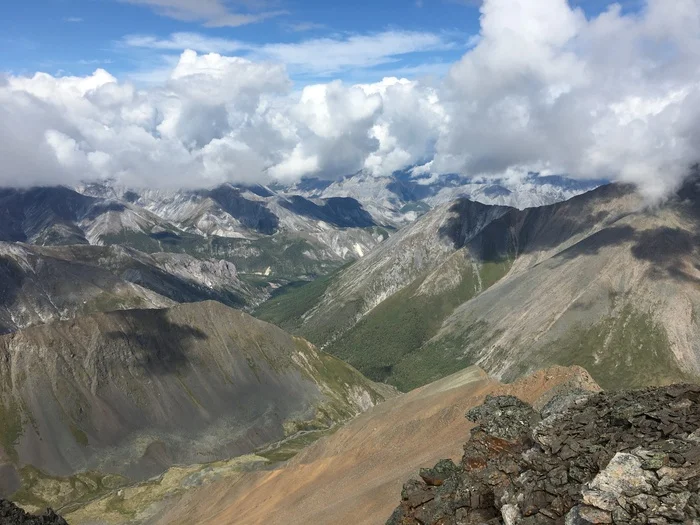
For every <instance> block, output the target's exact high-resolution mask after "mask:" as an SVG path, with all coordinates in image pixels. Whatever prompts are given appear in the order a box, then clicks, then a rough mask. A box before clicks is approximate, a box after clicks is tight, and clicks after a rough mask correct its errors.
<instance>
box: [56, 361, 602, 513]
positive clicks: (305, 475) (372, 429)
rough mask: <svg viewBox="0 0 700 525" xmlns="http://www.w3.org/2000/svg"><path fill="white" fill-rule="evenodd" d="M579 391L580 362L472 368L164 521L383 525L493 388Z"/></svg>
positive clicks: (532, 396) (217, 488)
mask: <svg viewBox="0 0 700 525" xmlns="http://www.w3.org/2000/svg"><path fill="white" fill-rule="evenodd" d="M573 388H584V389H592V390H596V389H597V387H596V385H595V384H594V383H593V382H592V381H591V380H590V377H589V376H588V374H586V372H585V371H584V370H581V369H562V368H554V369H550V370H546V371H541V372H539V373H537V374H535V375H534V376H532V377H529V378H526V379H524V380H521V381H519V382H517V383H515V384H513V385H502V384H500V383H499V382H498V381H495V380H494V379H493V378H490V377H488V376H487V375H486V374H485V373H484V372H483V371H482V370H479V369H478V368H476V367H474V368H470V369H466V370H463V371H461V372H459V373H457V374H455V375H453V376H450V377H448V378H445V379H443V380H441V381H438V382H436V383H434V384H430V385H427V386H425V387H423V388H420V389H418V390H415V391H413V392H409V393H408V394H404V395H401V396H399V397H397V398H394V399H391V400H389V401H387V402H385V403H382V404H381V405H379V406H377V407H374V408H372V409H370V410H369V411H367V412H365V413H364V414H362V415H361V416H359V417H357V418H356V419H354V420H353V421H352V422H350V423H349V424H347V425H346V426H344V427H343V428H341V429H340V430H339V431H338V432H336V433H335V434H333V435H332V436H329V437H327V438H325V439H323V440H321V441H318V442H316V443H315V444H313V445H312V446H310V447H309V448H308V449H306V450H305V451H304V452H302V453H301V454H299V455H298V456H297V457H295V458H294V459H292V460H291V461H289V462H287V463H286V464H284V465H281V466H279V467H278V468H277V469H276V470H272V471H270V472H259V473H249V474H246V475H244V476H243V477H242V478H241V479H239V480H237V481H235V482H234V483H231V482H229V481H226V482H220V483H215V484H214V485H212V486H207V487H204V488H202V489H199V490H196V491H193V492H192V493H190V494H186V495H185V496H184V497H182V498H181V499H180V501H177V502H176V503H175V504H171V505H169V508H168V509H167V510H166V512H165V513H164V514H163V516H162V517H161V518H160V520H159V521H157V523H162V524H166V523H168V524H185V523H202V524H204V523H211V524H230V523H246V524H258V523H285V524H287V525H301V524H306V523H353V524H357V525H360V524H362V525H374V524H377V523H383V522H384V521H386V519H387V518H388V517H389V516H390V515H391V511H392V510H393V508H394V506H395V502H396V494H398V493H399V492H400V490H401V485H402V484H403V483H404V482H405V481H406V480H407V479H408V478H409V477H410V476H411V475H412V474H413V473H414V472H415V471H417V470H418V469H419V468H420V467H427V466H432V465H433V464H434V463H435V462H436V461H437V460H439V459H442V458H454V459H457V458H458V457H460V456H461V454H462V445H463V443H464V441H465V440H466V438H467V436H468V435H469V429H470V427H471V426H472V424H471V423H470V422H469V421H467V420H466V419H465V418H464V413H465V412H466V411H467V410H468V409H469V408H472V407H474V406H477V405H479V404H481V403H482V402H483V400H484V398H485V397H486V396H487V395H505V394H511V395H516V396H518V397H520V398H522V399H523V400H525V401H528V402H534V401H536V400H538V399H539V400H540V403H542V401H546V400H549V398H550V397H551V396H552V395H553V394H554V393H556V392H560V391H568V390H570V389H573ZM69 518H70V516H69Z"/></svg>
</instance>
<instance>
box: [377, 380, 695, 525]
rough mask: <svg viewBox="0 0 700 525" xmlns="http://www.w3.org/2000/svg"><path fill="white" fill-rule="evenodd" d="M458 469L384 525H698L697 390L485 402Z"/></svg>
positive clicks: (438, 474) (414, 486)
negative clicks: (536, 401)
mask: <svg viewBox="0 0 700 525" xmlns="http://www.w3.org/2000/svg"><path fill="white" fill-rule="evenodd" d="M467 419H469V420H471V421H474V422H477V423H478V426H476V427H474V428H473V429H472V431H471V438H470V440H469V441H468V442H467V443H466V445H465V446H464V456H463V457H462V461H461V463H460V464H455V463H453V462H452V461H451V460H442V461H440V462H439V463H438V464H437V465H436V466H435V467H434V468H432V469H422V470H421V471H420V478H421V479H420V480H411V481H409V482H407V483H406V484H405V485H404V488H403V491H402V494H401V496H402V501H401V504H400V505H399V507H398V508H397V509H396V510H395V511H394V513H393V515H392V516H391V518H390V519H389V520H388V521H387V525H418V524H420V525H471V524H480V523H488V524H494V525H495V524H505V525H516V524H527V525H540V524H542V525H549V524H559V523H560V524H566V525H569V524H571V525H585V524H592V523H631V524H642V523H649V524H652V523H653V524H667V523H700V386H697V385H675V386H669V387H658V388H647V389H645V390H639V391H620V392H602V393H591V392H585V391H582V390H574V391H569V392H566V393H561V394H559V395H557V396H555V397H554V398H552V399H551V400H550V401H549V402H548V403H546V404H545V405H544V406H543V407H541V408H540V410H537V409H536V408H533V407H532V406H530V405H528V404H527V403H525V402H523V401H521V400H519V399H518V398H516V397H513V396H491V397H487V398H486V400H485V402H484V404H483V405H482V406H480V407H477V408H475V409H472V410H470V411H469V412H468V413H467Z"/></svg>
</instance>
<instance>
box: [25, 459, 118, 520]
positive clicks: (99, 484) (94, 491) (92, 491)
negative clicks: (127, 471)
mask: <svg viewBox="0 0 700 525" xmlns="http://www.w3.org/2000/svg"><path fill="white" fill-rule="evenodd" d="M19 474H20V478H21V487H22V488H20V490H19V491H17V492H16V493H15V494H13V496H12V500H13V501H15V502H16V503H17V504H18V505H21V506H23V507H25V508H28V509H31V510H43V509H45V508H46V507H52V508H54V509H59V510H62V511H64V512H67V511H69V510H70V509H71V508H74V507H75V506H79V505H81V504H83V503H86V502H88V501H90V500H92V499H94V498H97V497H100V496H101V495H103V494H106V493H108V492H110V491H112V490H114V489H116V488H119V487H122V486H124V485H126V484H127V482H128V480H127V479H126V478H124V477H122V476H117V475H114V474H99V473H97V472H83V473H80V474H76V475H74V476H70V477H65V478H62V477H58V476H50V475H48V474H46V473H45V472H42V471H41V470H39V469H37V468H35V467H32V466H25V467H22V469H20V471H19Z"/></svg>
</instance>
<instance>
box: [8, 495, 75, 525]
mask: <svg viewBox="0 0 700 525" xmlns="http://www.w3.org/2000/svg"><path fill="white" fill-rule="evenodd" d="M0 523H2V524H3V525H68V523H67V522H66V520H64V519H63V518H61V517H60V516H59V515H58V514H56V513H55V512H54V511H53V510H51V509H47V510H46V512H44V513H43V514H41V515H40V516H33V515H31V514H28V513H27V512H25V511H24V510H22V509H21V508H19V507H18V506H17V505H15V504H14V503H12V502H11V501H7V500H4V499H0Z"/></svg>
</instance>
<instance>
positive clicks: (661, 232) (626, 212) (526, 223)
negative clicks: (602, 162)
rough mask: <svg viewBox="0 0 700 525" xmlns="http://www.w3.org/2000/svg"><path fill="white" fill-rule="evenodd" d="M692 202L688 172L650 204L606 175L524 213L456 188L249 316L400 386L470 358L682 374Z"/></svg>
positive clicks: (509, 375) (516, 371)
mask: <svg viewBox="0 0 700 525" xmlns="http://www.w3.org/2000/svg"><path fill="white" fill-rule="evenodd" d="M698 202H700V200H699V199H698V192H697V189H696V186H695V183H694V182H690V183H688V184H686V186H684V188H683V189H682V190H681V191H680V192H679V194H678V195H677V196H675V197H674V198H672V199H670V200H669V201H668V202H666V203H665V204H664V205H662V206H648V205H647V204H646V203H645V202H644V200H643V199H642V197H641V196H640V195H639V194H637V193H636V192H635V190H634V189H633V188H632V187H629V186H624V185H619V184H613V185H606V186H602V187H599V188H598V189H595V190H592V191H590V192H587V193H585V194H582V195H579V196H576V197H574V198H572V199H570V200H568V201H565V202H561V203H556V204H552V205H548V206H542V207H538V208H529V209H525V210H518V209H515V208H510V207H504V206H488V205H483V204H480V203H476V202H472V201H469V200H467V199H458V200H457V201H454V202H452V203H449V204H445V205H441V206H437V207H435V208H434V209H433V210H431V211H430V212H428V213H426V214H425V215H424V216H423V217H421V218H420V219H419V220H417V221H416V222H415V223H413V224H411V225H409V226H407V227H406V228H404V229H402V230H400V231H399V232H398V233H397V234H395V235H393V236H392V237H391V238H390V239H389V240H388V241H386V242H385V243H383V244H382V245H381V246H379V247H378V248H377V249H375V250H374V251H373V252H372V253H370V254H369V255H367V256H366V257H364V258H363V259H362V260H360V261H358V262H357V263H356V264H354V265H352V266H351V267H349V268H347V269H344V270H342V271H341V272H339V273H337V274H335V275H334V276H333V277H332V278H331V279H328V280H326V281H324V282H323V283H320V284H319V285H316V286H314V285H310V286H309V287H308V288H307V289H306V290H304V288H301V289H298V290H295V291H294V292H292V293H290V294H289V295H287V296H279V297H277V298H275V299H273V300H272V301H270V302H268V303H266V304H265V305H263V306H262V307H261V309H260V310H259V311H258V315H260V316H261V317H262V318H264V319H268V320H271V321H273V322H275V323H277V324H279V325H280V326H283V327H285V328H286V329H288V330H292V331H295V332H297V333H300V334H304V335H305V336H306V337H308V338H309V339H310V340H311V341H313V342H314V343H316V344H318V345H320V346H321V347H322V348H324V349H325V350H326V351H328V352H330V353H332V354H334V355H337V356H339V357H340V358H341V359H344V360H347V361H348V362H349V363H351V364H353V365H354V366H356V367H357V368H358V369H359V370H360V371H362V372H363V373H365V374H366V375H367V376H368V377H371V378H373V379H374V380H378V381H388V382H390V383H391V384H394V385H396V386H397V387H399V388H400V389H402V390H409V389H411V388H415V387H417V386H420V385H422V384H425V383H427V382H430V381H433V380H436V379H439V378H440V377H444V376H445V375H447V374H449V373H452V372H454V371H456V370H459V369H461V368H463V367H464V366H467V365H473V364H478V365H479V366H482V367H483V368H485V369H486V370H487V371H489V372H490V373H493V374H495V375H496V376H497V377H499V378H502V379H505V380H512V379H514V378H516V377H519V376H521V375H522V374H524V373H527V372H529V371H532V370H536V369H538V368H541V367H542V366H547V365H551V364H564V365H569V364H580V365H584V366H586V367H588V368H589V371H590V372H591V373H592V374H593V377H594V378H595V379H596V380H597V381H598V382H599V383H600V384H601V385H603V386H605V387H608V386H612V385H615V384H627V385H629V386H639V385H641V384H647V383H650V382H665V381H669V380H674V379H684V378H688V377H695V376H696V375H697V374H698V372H699V371H700V362H699V361H698V357H697V356H698V355H700V353H699V352H700V348H698V346H697V341H698V340H700V339H699V338H698V336H699V335H700V333H699V329H700V327H699V326H698V323H697V320H696V315H695V314H694V312H697V311H698V307H699V306H700V295H699V294H698V290H697V286H696V285H697V282H698V278H699V277H700V273H699V272H698V268H700V260H698V256H699V253H698V249H697V248H698V238H697V234H696V232H697V228H698V220H699V219H700V216H699V215H698V209H699V206H698ZM299 305H303V309H304V310H303V311H300V309H299Z"/></svg>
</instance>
